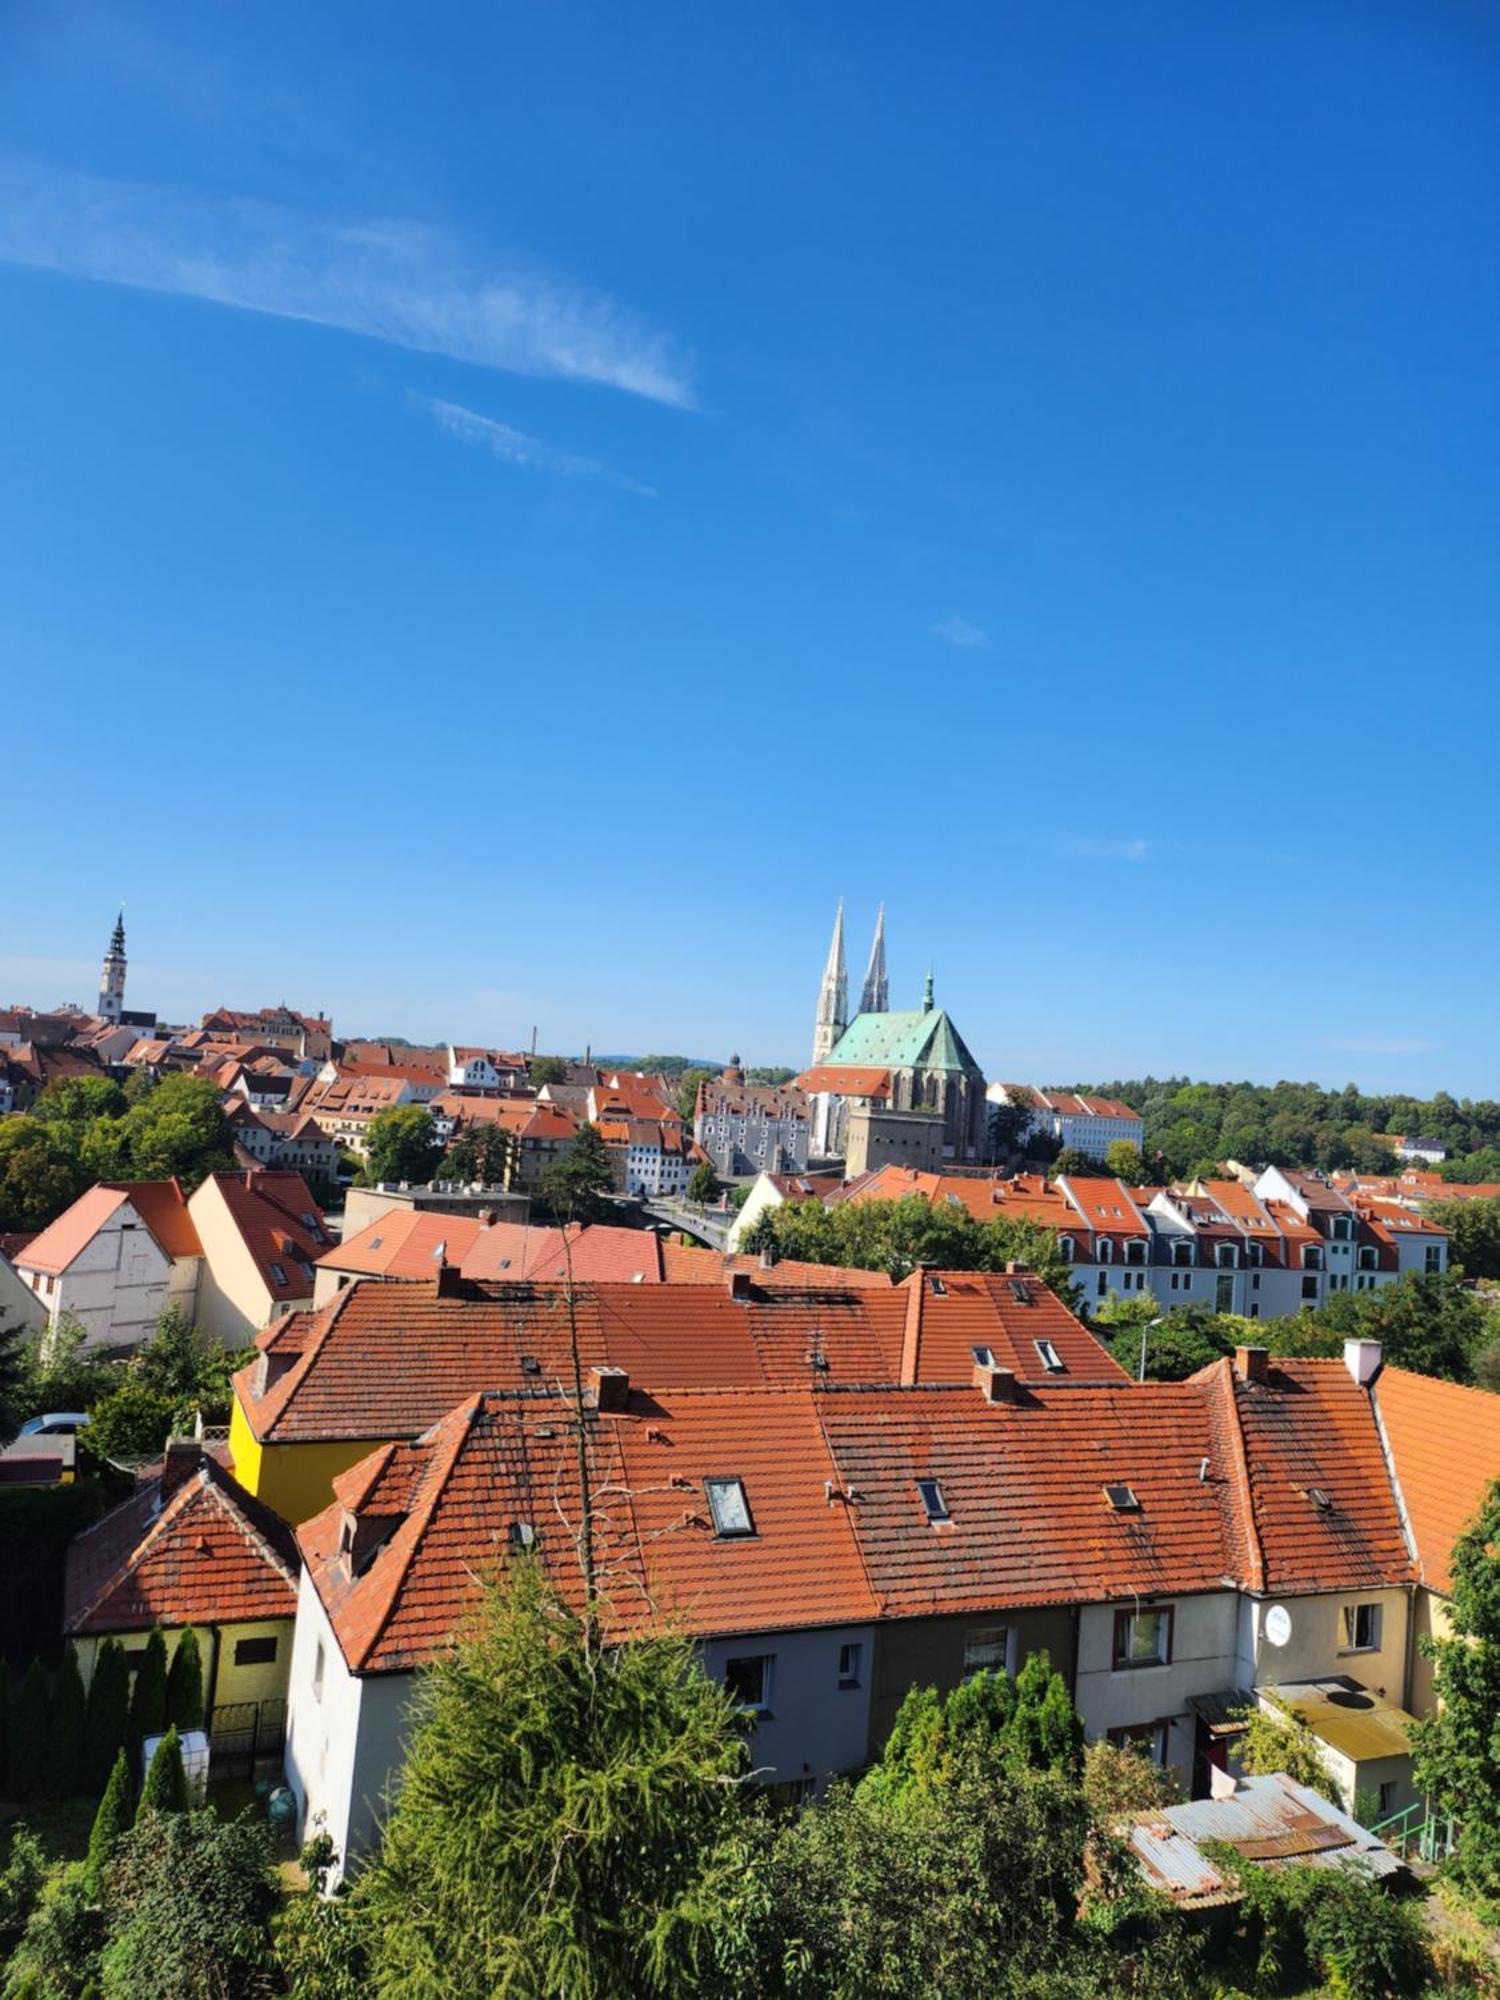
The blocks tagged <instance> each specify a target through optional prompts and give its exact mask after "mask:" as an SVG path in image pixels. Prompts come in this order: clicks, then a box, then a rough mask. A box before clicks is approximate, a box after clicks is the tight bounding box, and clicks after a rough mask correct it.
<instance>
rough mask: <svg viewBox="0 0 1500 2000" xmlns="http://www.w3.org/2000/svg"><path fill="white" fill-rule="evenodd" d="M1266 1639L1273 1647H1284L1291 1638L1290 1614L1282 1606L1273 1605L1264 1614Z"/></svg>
mask: <svg viewBox="0 0 1500 2000" xmlns="http://www.w3.org/2000/svg"><path fill="white" fill-rule="evenodd" d="M1265 1633H1266V1637H1267V1638H1268V1639H1269V1640H1270V1642H1271V1644H1272V1645H1273V1646H1284V1645H1285V1644H1286V1642H1287V1640H1288V1639H1290V1638H1291V1636H1292V1614H1291V1612H1290V1611H1288V1610H1287V1608H1286V1606H1285V1605H1284V1604H1273V1605H1272V1606H1271V1608H1270V1610H1269V1611H1268V1612H1267V1613H1266V1624H1265Z"/></svg>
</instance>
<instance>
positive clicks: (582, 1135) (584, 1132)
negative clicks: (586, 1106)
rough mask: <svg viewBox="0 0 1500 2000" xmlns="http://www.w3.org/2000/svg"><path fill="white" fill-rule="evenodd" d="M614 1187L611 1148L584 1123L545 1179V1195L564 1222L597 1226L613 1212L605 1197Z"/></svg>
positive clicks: (596, 1130) (596, 1132)
mask: <svg viewBox="0 0 1500 2000" xmlns="http://www.w3.org/2000/svg"><path fill="white" fill-rule="evenodd" d="M614 1184H615V1175H614V1166H613V1164H612V1162H611V1160H610V1157H609V1148H608V1147H607V1146H606V1145H605V1143H604V1139H603V1137H602V1135H601V1133H600V1131H599V1128H598V1126H597V1125H592V1124H589V1123H584V1124H582V1125H580V1126H579V1128H578V1136H577V1138H576V1139H575V1140H574V1141H573V1143H572V1145H571V1146H570V1147H569V1148H568V1151H567V1152H566V1154H565V1155H564V1156H563V1158H562V1159H561V1160H559V1161H557V1162H556V1163H555V1165H553V1166H550V1167H548V1169H547V1171H546V1172H545V1173H544V1174H543V1175H542V1195H543V1198H544V1199H545V1201H546V1203H547V1205H548V1207H549V1208H550V1209H551V1210H552V1213H553V1214H554V1215H556V1216H559V1217H560V1218H561V1219H562V1220H563V1221H565V1222H598V1221H599V1220H601V1218H602V1217H604V1216H606V1215H608V1214H609V1213H610V1212H611V1211H610V1204H609V1203H608V1202H607V1201H606V1200H605V1199H604V1197H605V1195H606V1194H608V1193H609V1192H610V1190H611V1189H612V1188H613V1187H614Z"/></svg>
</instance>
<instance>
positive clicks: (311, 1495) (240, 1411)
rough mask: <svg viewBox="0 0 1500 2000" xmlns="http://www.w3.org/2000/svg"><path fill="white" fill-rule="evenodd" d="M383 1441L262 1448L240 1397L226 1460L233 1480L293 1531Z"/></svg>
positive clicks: (322, 1505) (231, 1422) (384, 1440)
mask: <svg viewBox="0 0 1500 2000" xmlns="http://www.w3.org/2000/svg"><path fill="white" fill-rule="evenodd" d="M389 1442H390V1440H389V1439H387V1438H350V1439H348V1440H347V1441H340V1442H338V1443H332V1444H262V1443H261V1442H260V1440H259V1439H258V1438H257V1437H256V1435H255V1433H254V1431H253V1430H251V1428H250V1421H249V1419H248V1418H247V1417H246V1415H245V1411H244V1406H243V1405H242V1404H241V1402H240V1399H239V1397H238V1396H236V1397H235V1400H234V1410H233V1413H232V1415H231V1417H230V1419H229V1456H230V1459H231V1461H232V1463H233V1466H234V1476H235V1478H236V1479H237V1480H238V1481H239V1482H240V1484H241V1486H243V1487H244V1488H245V1490H246V1492H247V1493H253V1494H254V1495H255V1497H256V1499H257V1500H263V1501H264V1502H265V1504H266V1505H267V1506H268V1507H270V1508H272V1509H273V1510H274V1511H275V1512H276V1513H278V1514H279V1515H280V1516H281V1518H282V1520H283V1521H289V1522H290V1523H291V1525H292V1526H293V1527H296V1526H297V1524H298V1522H300V1521H306V1520H309V1519H310V1518H311V1517H312V1516H313V1515H314V1514H321V1513H322V1511H323V1509H324V1508H325V1507H326V1506H327V1505H328V1504H329V1502H330V1501H331V1500H332V1499H333V1482H334V1480H335V1479H337V1477H338V1475H339V1474H340V1473H341V1472H347V1471H348V1469H349V1467H350V1466H351V1465H358V1464H359V1461H360V1460H361V1459H362V1458H368V1457H369V1455H370V1453H371V1452H372V1451H378V1450H379V1448H380V1447H381V1445H383V1444H387V1443H389Z"/></svg>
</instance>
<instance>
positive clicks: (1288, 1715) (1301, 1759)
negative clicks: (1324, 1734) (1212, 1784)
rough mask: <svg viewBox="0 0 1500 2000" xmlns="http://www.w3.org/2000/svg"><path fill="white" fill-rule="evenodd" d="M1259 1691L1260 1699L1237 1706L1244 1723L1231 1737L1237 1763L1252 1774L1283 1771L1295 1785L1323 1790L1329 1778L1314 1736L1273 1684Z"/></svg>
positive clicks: (1325, 1788) (1257, 1775) (1318, 1790)
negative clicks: (1239, 1708)
mask: <svg viewBox="0 0 1500 2000" xmlns="http://www.w3.org/2000/svg"><path fill="white" fill-rule="evenodd" d="M1261 1694H1262V1699H1261V1701H1252V1702H1251V1703H1250V1705H1249V1707H1248V1708H1243V1709H1241V1710H1240V1716H1241V1719H1242V1720H1243V1722H1244V1725H1245V1727H1244V1729H1243V1730H1242V1731H1241V1733H1240V1735H1239V1736H1238V1737H1237V1738H1236V1739H1235V1755H1236V1756H1237V1757H1238V1759H1239V1761H1240V1764H1241V1765H1242V1767H1243V1768H1244V1769H1245V1770H1246V1771H1248V1772H1250V1774H1251V1775H1252V1776H1253V1777H1265V1776H1268V1775H1269V1774H1270V1773H1272V1772H1274V1771H1285V1773H1286V1774H1287V1776H1288V1777H1289V1778H1294V1779H1295V1780H1296V1781H1297V1783H1298V1784H1299V1785H1309V1786H1311V1788H1312V1789H1313V1791H1315V1792H1323V1793H1326V1792H1327V1790H1328V1787H1329V1785H1330V1784H1331V1783H1332V1779H1331V1777H1330V1774H1329V1770H1328V1766H1327V1764H1326V1763H1325V1762H1324V1761H1323V1752H1322V1750H1321V1749H1320V1747H1319V1745H1318V1739H1317V1737H1316V1736H1314V1735H1313V1733H1312V1731H1311V1730H1310V1729H1309V1728H1308V1726H1307V1724H1306V1723H1305V1722H1303V1721H1302V1719H1301V1718H1300V1716H1298V1715H1296V1714H1295V1713H1294V1712H1293V1711H1292V1710H1291V1709H1290V1708H1289V1707H1288V1706H1287V1704H1286V1703H1285V1702H1284V1701H1283V1700H1282V1698H1281V1696H1280V1695H1279V1694H1277V1692H1276V1690H1275V1689H1274V1688H1265V1689H1263V1690H1262V1691H1261ZM1263 1703H1266V1704H1269V1707H1266V1706H1263V1705H1262V1704H1263Z"/></svg>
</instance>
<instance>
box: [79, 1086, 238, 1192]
mask: <svg viewBox="0 0 1500 2000" xmlns="http://www.w3.org/2000/svg"><path fill="white" fill-rule="evenodd" d="M110 1124H111V1121H109V1120H105V1121H102V1122H99V1123H96V1124H94V1125H93V1126H91V1127H90V1129H89V1133H88V1135H87V1136H86V1138H85V1140H84V1144H83V1152H84V1158H85V1160H89V1159H90V1157H91V1151H92V1152H93V1153H94V1154H95V1155H96V1156H97V1158H98V1165H97V1166H96V1167H95V1171H96V1172H98V1173H101V1174H102V1173H103V1172H104V1171H105V1170H106V1167H108V1171H110V1172H112V1173H114V1174H121V1173H128V1174H129V1175H130V1177H131V1178H132V1179H134V1180H150V1181H164V1180H173V1179H175V1180H178V1181H180V1182H181V1183H182V1186H183V1189H184V1191H185V1192H186V1193H188V1194H191V1193H192V1192H193V1190H194V1189H195V1188H196V1187H197V1186H198V1185H199V1183H200V1182H201V1181H204V1180H206V1179H207V1177H208V1176H209V1174H211V1173H227V1172H230V1171H232V1170H233V1167H234V1139H233V1136H232V1135H231V1133H230V1130H229V1125H228V1123H227V1121H226V1119H225V1117H224V1111H223V1106H222V1104H221V1102H220V1097H219V1092H218V1091H217V1090H216V1089H215V1087H214V1085H213V1084H212V1083H211V1082H210V1081H209V1080H208V1078H207V1077H201V1076H189V1075H186V1074H178V1075H173V1076H164V1077H163V1078H162V1079H161V1081H160V1082H159V1083H158V1084H157V1086H156V1088H155V1090H153V1091H152V1092H151V1095H150V1096H149V1097H146V1098H143V1099H141V1101H140V1102H139V1103H137V1104H132V1105H131V1106H130V1108H129V1110H128V1111H127V1112H126V1113H125V1115H124V1117H123V1118H121V1119H119V1120H118V1148H117V1158H118V1164H111V1163H110V1162H108V1161H107V1160H106V1159H105V1157H104V1155H103V1153H101V1152H99V1150H98V1149H99V1148H101V1147H104V1148H111V1147H113V1145H114V1139H113V1135H112V1134H111V1132H110V1129H109V1127H110Z"/></svg>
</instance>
